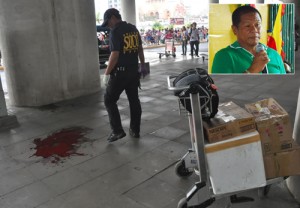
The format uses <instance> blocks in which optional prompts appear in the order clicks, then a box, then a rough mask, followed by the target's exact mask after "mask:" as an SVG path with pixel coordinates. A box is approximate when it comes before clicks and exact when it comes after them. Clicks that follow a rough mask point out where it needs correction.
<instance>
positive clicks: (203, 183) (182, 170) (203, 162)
mask: <svg viewBox="0 0 300 208" xmlns="http://www.w3.org/2000/svg"><path fill="white" fill-rule="evenodd" d="M176 77H177V76H168V77H167V82H168V89H169V90H171V91H178V90H187V89H189V87H190V86H183V87H175V86H173V84H171V80H173V79H175V78H176ZM182 99H183V98H178V105H179V113H180V114H181V115H182V114H184V115H187V116H188V120H189V127H190V135H191V137H190V138H191V144H192V147H191V149H189V150H188V152H187V153H186V154H185V155H184V156H183V157H182V158H181V159H180V160H179V161H178V162H177V164H176V165H175V172H176V174H177V175H178V176H179V177H183V178H186V177H189V176H191V175H192V174H193V173H194V172H195V173H196V174H197V175H199V181H198V182H196V183H195V185H194V186H193V187H192V188H191V189H190V191H188V193H187V194H186V197H184V198H182V199H181V200H180V201H179V202H178V206H177V208H189V207H195V208H206V207H209V206H210V205H212V204H213V203H214V202H215V201H216V200H218V199H221V198H225V197H228V198H230V200H231V202H232V203H234V202H246V201H253V199H252V198H249V197H237V196H236V194H237V193H241V192H242V191H239V192H236V193H232V192H231V193H226V194H214V193H213V190H212V187H211V182H210V180H209V172H208V168H207V159H206V154H205V143H204V132H203V124H202V113H201V111H202V109H201V108H202V107H201V102H200V101H201V96H200V94H198V93H194V94H192V93H191V94H190V97H189V98H184V100H185V99H187V100H189V103H190V104H191V108H192V111H191V112H189V111H187V110H186V109H185V104H184V102H186V100H185V101H182ZM286 178H287V177H284V178H283V177H280V178H275V179H271V180H267V181H266V183H265V184H262V186H260V187H256V188H257V190H258V196H259V197H261V198H262V197H265V196H266V195H267V194H268V192H269V190H270V187H271V185H272V184H274V183H279V182H282V181H283V180H285V179H286ZM205 187H206V188H207V187H208V190H209V198H208V199H206V200H204V201H201V202H198V204H197V205H191V206H189V201H191V200H192V199H193V198H195V196H196V193H197V192H198V191H200V190H201V189H203V188H205ZM245 191H247V190H245ZM225 207H226V208H228V207H230V205H229V206H227V205H226V206H225Z"/></svg>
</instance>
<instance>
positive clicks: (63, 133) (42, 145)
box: [33, 127, 91, 163]
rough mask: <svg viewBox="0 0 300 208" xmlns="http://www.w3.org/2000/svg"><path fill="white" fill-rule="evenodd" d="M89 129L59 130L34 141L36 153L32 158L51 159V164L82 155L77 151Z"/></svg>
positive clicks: (85, 139) (85, 140)
mask: <svg viewBox="0 0 300 208" xmlns="http://www.w3.org/2000/svg"><path fill="white" fill-rule="evenodd" d="M90 130H91V129H89V128H86V127H70V128H66V129H61V130H59V131H57V132H55V133H53V134H51V135H49V136H47V137H46V138H44V139H41V138H37V139H34V141H33V142H34V144H35V145H36V147H35V148H34V149H35V150H36V152H35V153H34V154H33V156H39V157H43V158H51V162H52V163H58V162H60V161H61V159H62V158H66V157H70V156H71V155H84V154H82V153H78V152H77V149H78V147H79V146H80V144H82V143H83V142H87V141H88V138H86V137H84V136H85V135H86V134H87V133H88V132H89V131H90Z"/></svg>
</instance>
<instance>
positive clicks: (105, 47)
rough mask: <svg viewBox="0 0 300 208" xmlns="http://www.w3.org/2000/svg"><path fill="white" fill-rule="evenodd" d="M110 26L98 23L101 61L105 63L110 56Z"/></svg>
mask: <svg viewBox="0 0 300 208" xmlns="http://www.w3.org/2000/svg"><path fill="white" fill-rule="evenodd" d="M109 32H110V30H109V28H106V27H101V26H99V25H97V39H98V51H99V63H100V64H105V62H106V61H108V59H109V56H110V50H109Z"/></svg>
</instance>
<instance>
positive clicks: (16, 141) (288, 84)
mask: <svg viewBox="0 0 300 208" xmlns="http://www.w3.org/2000/svg"><path fill="white" fill-rule="evenodd" d="M297 56H298V57H297V58H298V60H299V58H300V57H299V52H298V54H297ZM172 59H173V58H170V59H166V60H162V61H161V62H160V64H158V65H155V66H151V74H150V76H149V77H147V78H146V79H144V80H142V90H141V91H140V99H141V102H142V108H143V115H142V127H141V138H140V139H133V138H130V136H126V137H125V138H123V139H121V140H119V141H116V142H114V143H112V144H109V143H108V142H107V141H106V138H107V136H108V134H109V133H110V128H109V124H108V118H107V113H106V110H105V108H104V105H103V92H99V93H97V94H93V95H90V96H85V97H82V98H78V99H74V100H69V101H64V102H60V103H56V104H53V105H49V106H45V107H40V108H17V107H13V106H8V107H9V111H10V112H11V113H12V114H15V115H16V116H17V118H18V121H19V123H20V125H19V126H18V127H16V128H14V129H11V130H7V131H2V132H0V148H1V149H0V176H1V177H0V207H1V208H32V207H36V208H116V207H120V208H174V207H177V203H178V201H179V200H180V199H181V198H182V197H184V196H185V194H186V193H187V191H188V190H190V188H191V186H192V185H193V184H194V183H195V182H196V181H197V180H199V179H198V177H197V176H196V175H195V174H193V175H192V176H191V177H189V178H188V179H181V178H179V177H177V176H176V174H175V171H174V164H175V163H176V161H177V160H178V159H179V158H180V157H182V156H183V155H184V154H185V153H186V151H187V150H188V148H189V147H190V135H189V126H188V120H187V118H186V117H184V116H180V115H179V114H178V106H177V100H176V97H174V96H173V94H172V92H170V91H168V90H167V82H166V77H167V75H176V74H178V73H180V72H182V71H184V70H185V69H189V68H194V67H207V65H206V64H207V63H204V64H203V63H202V59H187V60H182V61H173V60H172ZM296 64H297V63H296ZM298 69H299V67H298ZM213 79H214V80H215V83H216V85H218V87H219V90H218V91H219V96H220V99H221V102H224V101H229V100H231V101H234V102H236V103H237V104H239V105H241V106H243V105H244V104H245V103H248V102H253V101H256V100H259V99H264V98H269V97H273V98H275V99H276V100H277V101H278V102H279V103H280V104H281V105H282V106H283V107H284V108H285V109H286V110H287V111H288V113H289V114H290V116H291V120H292V122H293V121H294V117H295V116H294V115H295V112H296V105H297V104H296V101H297V96H298V90H299V87H300V74H299V73H298V74H297V73H296V75H293V76H290V75H288V76H213ZM119 108H120V112H121V116H122V122H123V125H124V129H125V131H126V132H128V126H129V121H130V118H129V108H128V102H127V99H126V96H125V95H124V94H123V95H122V96H121V98H120V101H119ZM68 127H87V128H89V129H90V131H89V132H88V133H87V134H86V135H85V138H87V140H88V141H87V142H82V143H80V146H79V148H78V150H77V152H79V153H82V155H73V156H70V157H67V158H63V159H62V160H61V161H58V162H52V160H51V159H45V158H42V157H37V156H34V154H35V149H34V148H35V147H36V146H35V144H34V139H36V138H46V137H47V136H49V135H51V134H52V133H53V132H57V131H59V130H61V129H64V128H68ZM243 195H246V196H251V197H253V198H255V201H254V202H248V203H242V204H234V205H232V207H233V208H238V207H243V208H244V207H246V208H250V207H251V208H296V207H299V205H298V203H296V202H295V201H294V200H293V198H292V196H291V195H290V194H289V192H288V191H287V189H286V187H285V183H280V184H275V185H272V187H271V190H270V193H269V194H268V196H267V197H266V198H263V199H260V198H259V197H258V195H257V190H251V191H247V192H245V193H243ZM202 198H203V197H202ZM204 198H205V197H204ZM212 207H218V208H223V207H225V202H224V200H220V201H217V202H216V203H214V204H213V206H212Z"/></svg>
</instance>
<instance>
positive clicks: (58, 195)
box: [0, 162, 129, 207]
mask: <svg viewBox="0 0 300 208" xmlns="http://www.w3.org/2000/svg"><path fill="white" fill-rule="evenodd" d="M128 163H129V162H128ZM125 165H127V163H126V164H122V165H120V166H117V167H115V168H113V169H111V170H109V171H107V172H105V173H102V174H101V175H99V176H95V177H92V176H89V177H90V178H89V179H88V180H86V181H84V182H82V183H80V184H77V185H76V186H74V187H72V188H70V189H68V190H67V191H64V192H62V193H57V192H56V191H55V190H53V189H52V188H51V187H50V186H48V185H47V184H46V183H45V182H44V181H43V180H44V179H46V178H48V177H50V176H47V177H45V178H43V179H39V180H37V181H39V182H41V183H43V184H44V185H45V186H46V187H47V188H48V189H50V190H51V191H52V192H53V193H55V194H54V195H53V196H52V198H50V199H49V200H47V201H45V202H43V203H41V204H38V205H37V206H36V207H39V206H41V205H43V204H46V203H48V202H50V201H51V200H53V199H54V198H58V197H61V196H63V195H65V194H67V193H68V192H71V191H74V190H76V189H77V188H80V187H82V186H84V185H85V184H87V183H90V182H92V181H93V180H95V179H97V178H99V177H102V176H103V175H106V174H107V173H109V172H110V171H113V170H115V169H118V168H120V167H122V166H125ZM72 167H74V166H71V167H69V168H67V169H70V168H72ZM75 168H76V167H75ZM67 169H65V170H64V171H66V170H67ZM76 170H77V171H80V172H81V173H84V172H83V171H82V170H79V169H77V168H76ZM55 174H57V173H54V174H52V175H51V176H53V175H55ZM37 181H35V182H33V183H31V184H34V183H36V182H37ZM31 184H28V185H31ZM28 185H26V186H28ZM24 187H25V186H23V187H21V188H24ZM21 188H19V189H21ZM17 190H18V189H17ZM17 190H15V191H17ZM13 192H14V191H13ZM10 193H12V192H10ZM0 197H2V196H0Z"/></svg>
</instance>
